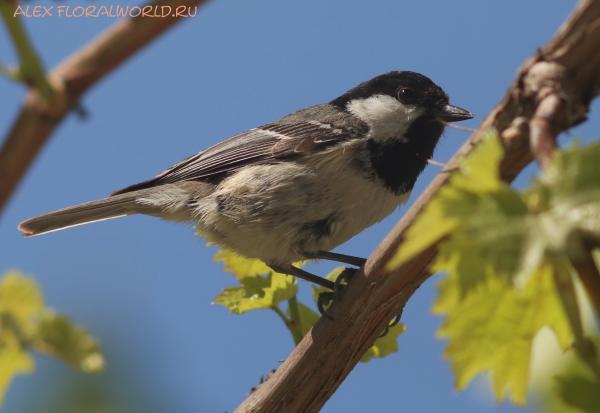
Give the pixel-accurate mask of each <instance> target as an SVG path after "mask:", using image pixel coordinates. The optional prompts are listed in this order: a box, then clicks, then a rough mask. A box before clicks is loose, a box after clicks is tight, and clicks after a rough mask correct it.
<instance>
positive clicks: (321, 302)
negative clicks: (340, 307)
mask: <svg viewBox="0 0 600 413" xmlns="http://www.w3.org/2000/svg"><path fill="white" fill-rule="evenodd" d="M334 298H335V292H333V291H324V292H322V293H320V294H319V298H318V299H317V308H318V309H319V313H321V315H323V316H325V317H327V318H328V319H330V320H333V318H332V317H331V316H330V315H329V314H327V310H325V306H327V305H329V304H330V303H331V302H332V301H333V299H334Z"/></svg>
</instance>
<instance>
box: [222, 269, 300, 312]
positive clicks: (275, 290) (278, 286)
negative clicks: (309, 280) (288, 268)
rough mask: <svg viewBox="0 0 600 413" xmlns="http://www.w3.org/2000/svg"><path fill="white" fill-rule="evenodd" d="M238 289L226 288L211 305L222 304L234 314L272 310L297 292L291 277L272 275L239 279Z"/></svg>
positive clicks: (294, 281)
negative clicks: (263, 309)
mask: <svg viewBox="0 0 600 413" xmlns="http://www.w3.org/2000/svg"><path fill="white" fill-rule="evenodd" d="M240 284H241V286H240V287H226V288H224V289H223V293H221V294H219V295H218V296H216V297H215V300H214V301H213V304H222V305H224V306H225V307H227V308H228V309H229V311H231V312H232V313H234V314H243V313H245V312H246V311H249V310H259V309H261V308H272V307H274V306H276V305H277V304H279V303H280V302H282V301H285V300H288V299H290V298H291V297H293V296H295V295H296V293H297V292H298V283H297V282H296V280H295V279H294V277H292V276H291V275H284V274H279V273H273V272H272V271H271V272H269V273H268V275H266V276H264V277H263V276H258V275H257V276H248V275H247V276H245V277H243V278H240Z"/></svg>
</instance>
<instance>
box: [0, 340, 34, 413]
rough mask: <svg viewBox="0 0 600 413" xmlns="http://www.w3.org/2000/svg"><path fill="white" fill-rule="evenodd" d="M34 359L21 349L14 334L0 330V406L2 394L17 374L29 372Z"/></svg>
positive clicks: (2, 399) (0, 404)
mask: <svg viewBox="0 0 600 413" xmlns="http://www.w3.org/2000/svg"><path fill="white" fill-rule="evenodd" d="M34 366H35V364H34V361H33V358H31V356H29V354H27V352H26V351H25V350H24V349H23V347H22V346H21V344H20V343H19V340H18V339H17V338H16V337H15V335H14V334H11V333H9V332H7V331H5V330H4V329H2V330H0V406H2V404H3V401H4V395H5V394H6V391H7V390H8V387H9V386H10V383H11V382H12V380H13V378H14V377H15V376H16V375H17V374H26V373H31V372H32V371H33V369H34Z"/></svg>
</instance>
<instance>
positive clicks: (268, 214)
mask: <svg viewBox="0 0 600 413" xmlns="http://www.w3.org/2000/svg"><path fill="white" fill-rule="evenodd" d="M448 102H449V98H448V95H447V94H446V93H445V92H444V91H443V90H442V89H441V88H440V87H439V86H437V85H436V84H435V83H433V82H432V81H431V80H430V79H429V78H427V77H425V76H423V75H421V74H419V73H415V72H407V71H402V72H400V71H395V72H389V73H385V74H383V75H380V76H377V77H375V78H373V79H371V80H369V81H366V82H364V83H361V84H360V85H358V86H357V87H355V88H354V89H351V90H350V91H348V92H346V93H344V94H343V95H341V96H340V97H338V98H337V99H334V100H332V101H331V102H329V103H326V104H322V105H317V106H311V107H308V108H306V109H302V110H299V111H297V112H294V113H292V114H290V115H288V116H285V117H283V118H281V119H279V120H277V121H275V122H273V123H269V124H267V125H265V126H261V127H258V128H254V129H250V130H249V131H247V132H244V133H241V134H239V135H237V136H234V137H232V138H229V139H227V140H225V141H223V142H221V143H219V144H217V145H215V146H213V147H211V148H209V149H207V150H205V151H202V152H200V153H198V154H196V155H193V156H191V157H189V158H187V159H185V160H183V161H181V162H180V163H178V164H177V165H175V166H173V167H172V168H171V169H168V170H166V171H164V172H163V173H161V174H159V175H157V176H156V177H155V178H152V179H150V180H148V181H145V182H141V183H138V184H135V185H131V186H128V187H127V188H124V189H121V190H119V191H116V192H114V193H112V194H111V195H110V196H109V197H107V198H103V199H99V200H97V201H92V202H87V203H84V204H80V205H76V206H73V207H70V208H65V209H61V210H59V211H55V212H51V213H48V214H45V215H41V216H39V217H36V218H32V219H29V220H27V221H24V222H22V223H21V224H20V225H19V229H20V230H21V231H23V233H24V235H25V236H33V235H39V234H43V233H46V232H51V231H56V230H59V229H63V228H68V227H72V226H76V225H81V224H86V223H88V222H94V221H101V220H104V219H110V218H117V217H123V216H126V215H133V214H146V215H152V216H156V217H159V218H163V219H166V220H171V221H177V222H188V223H192V224H193V225H194V226H195V228H196V231H197V234H198V235H200V236H202V237H204V238H206V239H207V240H209V241H211V242H213V243H216V244H218V245H221V246H222V247H224V248H226V249H228V250H231V251H234V252H236V253H238V254H240V255H242V256H244V257H248V258H258V259H260V260H262V261H264V262H265V263H266V264H267V265H269V266H270V267H271V268H272V269H274V270H276V271H278V272H282V273H287V274H291V275H295V276H298V277H300V278H304V279H306V280H309V281H311V282H316V283H318V284H321V285H324V286H327V287H331V283H330V282H329V281H326V280H323V279H322V278H320V277H317V276H315V275H312V274H310V273H308V272H306V271H304V270H301V269H299V268H296V267H295V266H293V265H292V263H293V262H296V261H300V260H304V259H332V260H336V261H341V262H346V263H350V264H355V265H360V264H362V263H363V262H364V260H362V259H359V258H355V257H350V256H346V255H342V254H337V253H332V252H329V251H331V250H332V249H334V248H335V247H337V246H338V245H340V244H343V243H344V242H346V241H347V240H349V239H350V238H352V237H353V236H355V235H356V234H358V233H359V232H361V231H362V230H364V229H365V228H368V227H370V226H371V225H373V224H375V223H377V222H379V221H381V220H382V219H383V218H385V217H387V216H388V215H390V214H391V213H392V212H393V211H394V210H395V209H396V208H398V207H399V206H400V205H402V204H404V203H405V202H406V201H407V200H408V197H409V195H410V192H411V190H412V188H413V186H414V184H415V181H416V180H417V177H418V176H419V174H420V173H421V172H422V171H423V169H424V168H425V166H426V165H427V161H428V159H429V158H430V157H431V156H432V155H433V151H434V149H435V147H436V145H437V143H438V140H439V139H440V136H441V135H442V132H443V131H444V127H445V122H456V121H461V120H465V119H470V118H472V117H473V115H472V114H471V113H470V112H468V111H466V110H464V109H460V108H458V107H456V106H452V105H450V104H449V103H448Z"/></svg>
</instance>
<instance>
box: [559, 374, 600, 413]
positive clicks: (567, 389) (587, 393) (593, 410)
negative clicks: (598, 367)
mask: <svg viewBox="0 0 600 413" xmlns="http://www.w3.org/2000/svg"><path fill="white" fill-rule="evenodd" d="M555 379H556V383H557V392H558V396H559V397H560V398H561V401H562V402H563V403H564V404H566V405H567V406H568V407H571V408H572V409H573V410H572V411H573V412H587V413H600V381H598V379H597V378H594V377H588V376H585V377H584V376H580V375H576V376H575V375H560V376H557V377H555ZM563 410H564V409H563Z"/></svg>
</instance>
